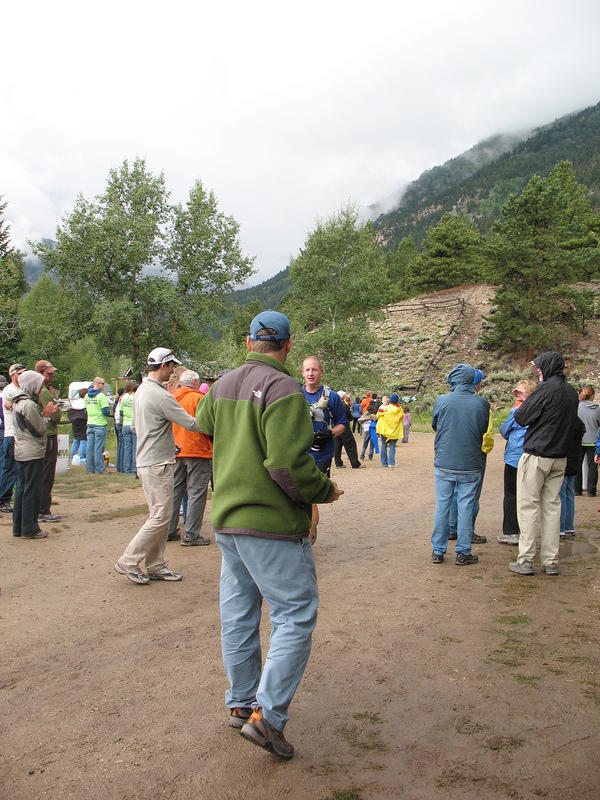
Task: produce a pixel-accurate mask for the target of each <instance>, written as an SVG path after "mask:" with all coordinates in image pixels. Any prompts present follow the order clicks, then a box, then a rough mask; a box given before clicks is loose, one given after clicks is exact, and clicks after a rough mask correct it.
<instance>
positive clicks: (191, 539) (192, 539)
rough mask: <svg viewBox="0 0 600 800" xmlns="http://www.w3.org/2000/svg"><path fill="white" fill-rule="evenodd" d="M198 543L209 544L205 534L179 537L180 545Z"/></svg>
mask: <svg viewBox="0 0 600 800" xmlns="http://www.w3.org/2000/svg"><path fill="white" fill-rule="evenodd" d="M199 544H210V539H209V538H208V537H207V536H183V537H182V539H181V546H182V547H195V546H196V545H199Z"/></svg>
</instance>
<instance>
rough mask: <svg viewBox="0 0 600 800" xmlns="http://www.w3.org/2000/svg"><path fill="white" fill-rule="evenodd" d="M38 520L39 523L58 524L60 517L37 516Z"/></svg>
mask: <svg viewBox="0 0 600 800" xmlns="http://www.w3.org/2000/svg"><path fill="white" fill-rule="evenodd" d="M38 519H39V521H40V522H60V521H61V519H62V517H61V515H60V514H39V515H38Z"/></svg>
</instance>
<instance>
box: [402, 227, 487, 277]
mask: <svg viewBox="0 0 600 800" xmlns="http://www.w3.org/2000/svg"><path fill="white" fill-rule="evenodd" d="M481 245H482V238H481V234H480V233H479V231H478V230H477V228H475V226H474V225H473V223H472V222H471V220H470V219H469V218H468V217H467V216H465V215H464V214H444V216H443V217H442V219H441V220H440V222H439V223H438V224H437V225H436V226H435V227H433V228H430V229H429V232H428V234H427V237H426V238H425V241H424V242H423V248H422V250H421V252H420V253H419V254H418V255H417V256H416V258H414V259H413V261H412V265H413V266H412V271H413V276H412V286H413V288H414V289H415V290H416V291H417V292H435V291H437V290H438V289H446V288H448V287H451V286H460V284H463V283H473V282H474V281H477V280H479V278H480V276H481Z"/></svg>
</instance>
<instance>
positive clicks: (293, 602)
mask: <svg viewBox="0 0 600 800" xmlns="http://www.w3.org/2000/svg"><path fill="white" fill-rule="evenodd" d="M216 540H217V543H218V545H219V548H220V550H221V556H222V562H221V644H222V648H223V662H224V664H225V672H226V673H227V678H228V680H229V685H230V687H231V688H230V689H228V690H227V692H226V693H225V702H226V703H227V705H228V706H229V708H234V707H235V706H246V707H248V706H252V705H254V706H256V705H258V706H260V707H261V708H262V710H263V716H264V718H265V719H266V720H267V722H269V723H270V724H271V725H273V727H275V728H277V730H280V731H281V730H283V727H284V726H285V723H286V722H287V720H288V713H287V710H288V706H289V705H290V703H291V702H292V698H293V697H294V693H295V691H296V689H297V688H298V684H299V683H300V680H301V679H302V675H303V674H304V668H305V667H306V663H307V661H308V657H309V656H310V649H311V643H312V632H313V630H314V627H315V624H316V622H317V607H318V605H319V594H318V590H317V577H316V574H315V562H314V559H313V553H312V547H311V544H310V542H309V540H308V538H305V539H302V540H301V541H289V542H286V541H276V540H273V539H261V538H258V537H255V536H238V535H230V534H221V533H218V532H217V535H216ZM263 598H264V599H265V601H266V602H267V604H268V606H269V610H270V619H271V626H272V630H271V638H270V642H269V652H268V653H267V657H266V659H265V663H264V667H263V669H262V674H261V651H260V616H261V606H262V600H263Z"/></svg>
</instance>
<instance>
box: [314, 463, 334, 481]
mask: <svg viewBox="0 0 600 800" xmlns="http://www.w3.org/2000/svg"><path fill="white" fill-rule="evenodd" d="M315 464H316V465H317V469H318V470H319V472H324V473H325V475H327V477H328V478H331V459H329V461H315Z"/></svg>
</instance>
